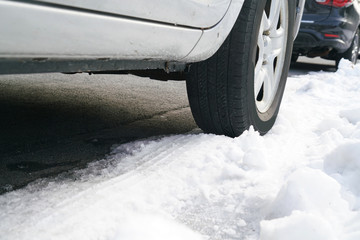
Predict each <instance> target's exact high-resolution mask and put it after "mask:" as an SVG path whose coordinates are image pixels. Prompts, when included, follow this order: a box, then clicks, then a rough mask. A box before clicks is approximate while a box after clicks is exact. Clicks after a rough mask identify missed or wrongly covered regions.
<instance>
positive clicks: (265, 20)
mask: <svg viewBox="0 0 360 240" xmlns="http://www.w3.org/2000/svg"><path fill="white" fill-rule="evenodd" d="M261 26H262V31H261V32H264V31H265V30H269V29H270V21H269V18H268V16H267V15H266V12H265V11H264V12H263V16H262V19H261Z"/></svg>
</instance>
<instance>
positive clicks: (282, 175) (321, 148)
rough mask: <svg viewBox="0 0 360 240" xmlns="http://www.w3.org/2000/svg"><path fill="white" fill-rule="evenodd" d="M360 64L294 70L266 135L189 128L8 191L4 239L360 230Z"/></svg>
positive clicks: (348, 234)
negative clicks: (313, 70) (302, 71)
mask: <svg viewBox="0 0 360 240" xmlns="http://www.w3.org/2000/svg"><path fill="white" fill-rule="evenodd" d="M359 100H360V65H357V66H355V67H353V66H351V65H350V64H349V63H348V62H346V61H342V62H341V63H340V69H339V70H338V71H337V72H336V73H323V72H320V73H311V74H309V75H306V76H296V77H291V78H289V79H288V85H287V89H286V92H285V96H284V100H283V104H282V108H281V111H280V114H279V117H278V121H277V123H276V124H275V126H274V128H273V129H272V130H271V132H270V133H269V134H267V135H266V136H264V137H261V136H259V134H258V133H256V132H255V131H253V130H252V129H250V130H249V131H247V132H245V133H244V134H243V135H242V136H240V137H238V138H236V139H231V138H227V137H223V136H214V135H206V134H195V133H193V134H187V135H176V136H170V137H164V138H162V139H148V140H144V141H136V142H132V143H128V144H123V145H120V146H117V147H114V149H113V151H112V153H111V154H110V155H109V157H108V158H107V159H104V160H101V161H98V162H94V163H92V164H90V165H89V166H88V167H87V168H86V169H83V170H80V171H76V172H73V173H67V174H63V175H60V176H58V177H57V178H55V179H43V180H39V181H37V182H35V183H33V184H31V185H29V186H28V187H26V188H24V189H21V190H17V191H13V192H9V193H7V194H5V195H2V196H0V209H1V210H0V233H1V234H0V239H36V240H41V239H121V240H123V239H157V240H161V239H166V240H168V239H187V240H190V239H249V240H250V239H259V238H260V239H262V240H271V239H276V240H282V239H287V240H288V239H302V240H303V239H306V240H312V239H314V240H315V239H316V240H319V239H326V240H332V239H341V240H344V239H345V240H355V239H356V240H358V239H360V185H359V184H358V183H359V182H360V116H359V111H360V110H359V109H360V101H359Z"/></svg>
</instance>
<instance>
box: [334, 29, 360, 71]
mask: <svg viewBox="0 0 360 240" xmlns="http://www.w3.org/2000/svg"><path fill="white" fill-rule="evenodd" d="M358 57H359V29H356V32H355V35H354V38H353V40H352V42H351V45H350V47H349V49H348V50H346V52H344V53H342V54H340V55H339V56H338V58H337V59H336V67H338V66H339V62H340V60H341V59H342V58H344V59H347V60H349V61H350V62H352V63H353V64H356V62H357V60H358Z"/></svg>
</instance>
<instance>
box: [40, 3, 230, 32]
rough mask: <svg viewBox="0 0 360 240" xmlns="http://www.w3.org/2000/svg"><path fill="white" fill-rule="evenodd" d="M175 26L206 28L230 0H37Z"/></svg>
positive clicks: (220, 17)
mask: <svg viewBox="0 0 360 240" xmlns="http://www.w3.org/2000/svg"><path fill="white" fill-rule="evenodd" d="M38 1H39V2H46V3H55V4H60V5H65V6H72V7H79V8H84V9H91V10H96V11H102V12H108V13H114V14H119V15H123V16H130V17H135V18H139V19H144V20H154V21H159V22H167V23H172V24H176V25H184V26H192V27H197V28H210V27H212V26H214V25H216V24H217V23H218V22H219V21H220V20H221V19H222V18H223V16H224V15H225V13H226V11H227V9H228V8H229V5H230V3H231V0H176V1H174V0H87V1H84V0H38Z"/></svg>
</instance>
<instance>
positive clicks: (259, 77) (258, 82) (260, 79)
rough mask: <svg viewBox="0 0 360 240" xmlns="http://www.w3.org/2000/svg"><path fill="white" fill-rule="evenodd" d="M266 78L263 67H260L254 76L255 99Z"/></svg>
mask: <svg viewBox="0 0 360 240" xmlns="http://www.w3.org/2000/svg"><path fill="white" fill-rule="evenodd" d="M265 78H266V71H265V70H264V69H263V67H260V70H259V72H258V74H256V75H255V98H256V97H257V96H258V95H259V93H260V90H261V87H262V86H263V84H264V81H265Z"/></svg>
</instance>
